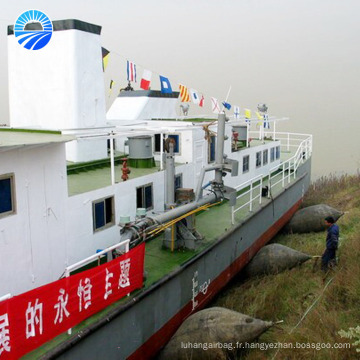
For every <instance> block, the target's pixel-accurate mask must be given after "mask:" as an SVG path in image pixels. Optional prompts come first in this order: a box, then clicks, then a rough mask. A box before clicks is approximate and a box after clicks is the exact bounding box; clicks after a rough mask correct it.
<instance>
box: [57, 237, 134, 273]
mask: <svg viewBox="0 0 360 360" xmlns="http://www.w3.org/2000/svg"><path fill="white" fill-rule="evenodd" d="M124 245H125V253H127V252H129V248H130V239H127V240H124V241H121V242H119V243H118V244H115V245H113V246H110V247H108V248H106V249H104V250H102V251H99V252H98V253H96V254H94V255H91V256H89V257H87V258H86V259H83V260H80V261H78V262H77V263H75V264H73V265H70V266H68V267H66V268H65V271H64V275H65V277H69V276H70V273H71V271H74V270H76V269H79V268H81V267H82V266H84V265H87V264H89V263H90V262H91V261H93V260H95V259H98V261H99V262H100V257H101V256H102V255H105V254H107V253H108V252H110V251H112V250H115V249H116V248H118V247H120V246H124Z"/></svg>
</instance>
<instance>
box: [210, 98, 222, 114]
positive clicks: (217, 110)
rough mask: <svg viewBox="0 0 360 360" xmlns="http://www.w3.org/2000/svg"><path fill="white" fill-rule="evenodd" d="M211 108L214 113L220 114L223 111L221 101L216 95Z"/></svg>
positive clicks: (212, 99)
mask: <svg viewBox="0 0 360 360" xmlns="http://www.w3.org/2000/svg"><path fill="white" fill-rule="evenodd" d="M211 109H212V112H213V113H214V114H219V113H220V111H221V110H220V105H219V102H218V100H217V99H215V98H214V97H212V98H211Z"/></svg>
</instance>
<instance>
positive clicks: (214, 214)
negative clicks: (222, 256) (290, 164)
mask: <svg viewBox="0 0 360 360" xmlns="http://www.w3.org/2000/svg"><path fill="white" fill-rule="evenodd" d="M291 156H293V152H291V151H284V152H281V160H282V161H286V160H287V159H289V158H290V157H291ZM136 170H138V172H136ZM154 171H158V170H157V169H156V170H154V168H152V169H135V172H134V173H133V174H132V175H133V176H134V175H135V174H138V176H141V175H140V174H142V175H144V174H148V173H151V172H154ZM93 172H95V173H97V174H96V176H98V177H97V179H100V181H103V179H101V174H104V173H108V172H109V169H106V168H104V169H97V170H93ZM87 174H88V173H80V174H76V175H70V176H68V177H69V178H70V179H71V178H72V177H73V176H75V177H77V178H80V179H81V180H82V181H84V183H86V181H85V180H87V179H86V178H91V177H92V176H88V175H87ZM79 175H81V176H79ZM92 175H94V174H92ZM88 181H89V184H88V187H89V188H90V187H91V186H93V185H91V184H92V183H91V182H90V180H88ZM267 181H268V180H267V179H265V180H264V182H263V186H265V185H266V184H267ZM294 181H295V179H294V177H291V179H290V182H289V183H288V180H286V184H291V183H293V182H294ZM70 183H71V182H70ZM71 184H72V186H74V187H73V190H72V191H73V192H74V193H75V192H76V187H75V185H76V180H75V179H74V181H73V182H72V183H71ZM77 186H79V185H77ZM282 190H283V187H282V184H281V182H280V183H279V184H278V185H276V186H274V187H273V188H272V197H275V196H276V195H277V194H279V193H280V192H281V191H282ZM83 191H84V189H82V192H83ZM249 197H250V195H249V194H248V195H245V196H243V197H242V198H240V199H238V200H237V204H236V206H240V205H241V204H245V203H246V202H247V201H249ZM270 202H271V199H268V198H267V197H262V199H261V204H259V201H257V202H254V203H253V208H252V211H251V212H250V211H249V206H246V207H244V208H243V209H241V210H240V211H238V212H237V213H236V214H235V225H236V224H239V223H241V222H244V221H246V219H247V218H249V217H251V216H252V215H253V214H254V213H256V212H257V211H259V210H261V208H262V207H264V206H266V205H267V204H268V203H270ZM232 226H233V225H232V223H231V207H230V206H229V203H228V201H227V200H224V201H222V202H221V203H220V204H218V205H216V206H213V207H211V209H207V210H205V211H202V212H199V213H197V215H196V229H197V231H198V232H199V233H200V234H201V235H202V236H203V237H204V240H202V241H201V244H200V245H199V246H198V248H197V249H196V250H185V249H179V250H175V251H174V252H171V251H170V250H167V249H164V248H163V246H162V242H163V235H162V234H161V235H159V236H157V237H156V238H154V239H152V240H150V241H148V242H147V243H146V246H145V272H146V275H147V277H146V280H145V281H144V287H143V288H142V289H141V290H137V291H135V292H133V293H132V294H131V295H130V297H126V298H123V299H121V300H119V301H117V302H115V303H114V304H112V305H110V306H109V307H107V308H106V309H104V310H102V311H100V312H99V313H97V314H95V315H93V316H92V317H90V318H88V319H86V320H85V321H83V322H82V323H81V324H79V325H77V326H76V327H75V328H74V329H73V333H77V332H79V331H82V330H83V329H84V328H85V327H87V326H88V325H90V324H93V323H95V322H96V321H98V320H99V319H101V318H103V317H104V316H106V314H109V313H111V311H112V310H113V309H115V308H116V307H118V306H119V305H120V304H123V303H125V302H127V301H128V300H129V299H131V298H132V297H134V296H137V295H138V294H139V293H140V292H141V291H144V290H145V289H148V288H149V287H150V286H152V285H154V284H155V283H156V282H158V281H160V280H161V279H162V278H163V277H164V276H166V275H167V274H169V273H170V272H173V271H175V270H176V269H179V268H180V267H181V266H182V265H183V264H185V263H186V262H187V261H189V260H191V259H192V258H193V257H195V256H196V255H197V254H199V253H200V252H202V251H203V250H204V249H206V248H207V247H209V246H211V245H212V244H213V243H214V242H215V241H216V240H217V239H218V238H219V237H220V236H221V235H222V234H224V232H226V231H227V230H228V229H230V228H231V227H232ZM69 336H70V335H68V334H67V333H63V334H61V335H59V336H58V337H56V338H55V339H53V340H51V341H50V342H48V343H46V344H45V345H43V346H42V347H40V348H38V349H36V350H35V351H34V352H32V353H29V354H27V355H25V356H24V357H23V359H33V358H34V357H36V358H38V357H40V356H41V355H42V354H45V353H46V352H48V351H49V350H50V349H52V348H54V347H55V346H57V345H58V344H60V343H61V342H63V341H64V340H66V339H68V338H69Z"/></svg>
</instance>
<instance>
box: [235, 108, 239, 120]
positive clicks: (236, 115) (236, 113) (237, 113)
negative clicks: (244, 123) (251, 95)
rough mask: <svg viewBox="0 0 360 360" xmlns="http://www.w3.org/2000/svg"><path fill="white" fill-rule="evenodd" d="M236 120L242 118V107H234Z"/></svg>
mask: <svg viewBox="0 0 360 360" xmlns="http://www.w3.org/2000/svg"><path fill="white" fill-rule="evenodd" d="M234 118H235V119H239V118H240V107H239V106H236V105H234Z"/></svg>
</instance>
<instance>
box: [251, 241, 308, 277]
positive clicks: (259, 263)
mask: <svg viewBox="0 0 360 360" xmlns="http://www.w3.org/2000/svg"><path fill="white" fill-rule="evenodd" d="M309 259H311V256H310V255H307V254H304V253H302V252H300V251H296V250H293V249H291V248H289V247H287V246H284V245H281V244H270V245H266V246H264V247H263V248H261V249H260V250H259V252H258V253H257V254H256V255H255V256H254V257H253V259H252V260H251V261H250V263H249V264H248V265H247V266H246V268H245V269H244V272H245V274H246V275H247V276H249V277H251V276H258V275H265V274H266V275H269V274H277V273H279V272H281V271H284V270H286V269H291V268H293V267H294V266H297V265H300V264H302V263H303V262H305V261H307V260H309Z"/></svg>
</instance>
